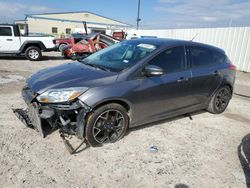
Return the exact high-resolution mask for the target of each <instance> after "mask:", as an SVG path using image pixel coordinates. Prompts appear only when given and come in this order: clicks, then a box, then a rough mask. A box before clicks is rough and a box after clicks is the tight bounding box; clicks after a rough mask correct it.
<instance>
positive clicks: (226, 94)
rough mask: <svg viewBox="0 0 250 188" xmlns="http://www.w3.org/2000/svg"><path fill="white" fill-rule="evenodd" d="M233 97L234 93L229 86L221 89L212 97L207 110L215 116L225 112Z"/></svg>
mask: <svg viewBox="0 0 250 188" xmlns="http://www.w3.org/2000/svg"><path fill="white" fill-rule="evenodd" d="M231 97H232V91H231V89H230V88H229V87H228V86H223V87H221V88H220V89H219V90H218V91H217V92H216V93H215V94H214V96H213V97H212V99H211V101H210V103H209V106H208V108H207V110H208V111H209V112H211V113H213V114H220V113H222V112H224V111H225V110H226V108H227V106H228V104H229V102H230V99H231Z"/></svg>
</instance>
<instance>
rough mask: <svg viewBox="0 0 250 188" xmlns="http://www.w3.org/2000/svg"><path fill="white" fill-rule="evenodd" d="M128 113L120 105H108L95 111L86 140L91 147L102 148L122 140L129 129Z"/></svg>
mask: <svg viewBox="0 0 250 188" xmlns="http://www.w3.org/2000/svg"><path fill="white" fill-rule="evenodd" d="M128 119H129V118H128V115H127V111H126V110H125V109H124V108H123V107H122V106H121V105H119V104H115V103H113V104H107V105H104V106H101V107H100V108H98V109H97V110H95V111H94V113H93V114H91V116H90V117H89V119H88V121H87V125H86V139H87V140H88V142H89V144H90V145H91V146H94V147H96V146H101V145H102V144H106V143H113V142H116V141H117V140H119V139H121V138H122V137H123V136H124V135H125V133H126V131H127V128H128V123H129V120H128Z"/></svg>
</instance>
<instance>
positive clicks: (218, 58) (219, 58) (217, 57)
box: [213, 51, 226, 64]
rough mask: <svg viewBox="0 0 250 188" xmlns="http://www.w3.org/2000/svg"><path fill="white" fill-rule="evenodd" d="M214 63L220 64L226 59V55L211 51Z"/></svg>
mask: <svg viewBox="0 0 250 188" xmlns="http://www.w3.org/2000/svg"><path fill="white" fill-rule="evenodd" d="M213 57H214V63H216V64H222V63H224V61H225V60H226V56H225V55H224V54H222V53H220V52H217V51H213Z"/></svg>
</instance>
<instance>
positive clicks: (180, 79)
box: [177, 77, 188, 83]
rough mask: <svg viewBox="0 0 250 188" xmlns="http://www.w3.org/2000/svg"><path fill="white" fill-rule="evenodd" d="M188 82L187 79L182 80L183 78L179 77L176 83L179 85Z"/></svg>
mask: <svg viewBox="0 0 250 188" xmlns="http://www.w3.org/2000/svg"><path fill="white" fill-rule="evenodd" d="M187 81H188V78H184V77H180V78H179V79H178V80H177V82H178V83H180V82H187Z"/></svg>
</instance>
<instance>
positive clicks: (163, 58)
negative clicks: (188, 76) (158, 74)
mask: <svg viewBox="0 0 250 188" xmlns="http://www.w3.org/2000/svg"><path fill="white" fill-rule="evenodd" d="M184 50H185V49H184V46H178V47H173V48H169V49H167V50H165V51H163V52H161V53H160V54H158V55H157V56H156V57H155V58H154V59H152V60H151V61H150V62H149V65H156V66H158V67H160V68H162V69H163V70H164V73H165V74H166V73H173V72H179V71H182V70H184V69H185V51H184Z"/></svg>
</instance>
